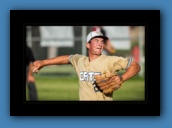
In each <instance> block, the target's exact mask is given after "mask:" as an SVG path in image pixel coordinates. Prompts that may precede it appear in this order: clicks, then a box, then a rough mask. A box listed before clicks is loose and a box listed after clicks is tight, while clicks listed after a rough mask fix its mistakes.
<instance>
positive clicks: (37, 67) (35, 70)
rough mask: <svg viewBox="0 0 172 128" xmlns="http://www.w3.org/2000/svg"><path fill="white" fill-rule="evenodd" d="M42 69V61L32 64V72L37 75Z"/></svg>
mask: <svg viewBox="0 0 172 128" xmlns="http://www.w3.org/2000/svg"><path fill="white" fill-rule="evenodd" d="M42 67H43V64H42V61H41V60H37V61H35V62H33V64H32V72H33V73H36V74H37V73H38V72H39V70H40V69H41V68H42Z"/></svg>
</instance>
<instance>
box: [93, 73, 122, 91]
mask: <svg viewBox="0 0 172 128" xmlns="http://www.w3.org/2000/svg"><path fill="white" fill-rule="evenodd" d="M94 78H95V84H96V86H98V87H99V89H100V90H101V91H102V92H103V93H104V94H109V93H112V92H113V91H114V90H117V89H118V88H120V86H121V84H122V80H121V77H120V76H119V75H117V74H112V73H106V74H103V75H95V77H94Z"/></svg>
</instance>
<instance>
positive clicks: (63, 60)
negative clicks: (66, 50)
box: [42, 55, 69, 66]
mask: <svg viewBox="0 0 172 128" xmlns="http://www.w3.org/2000/svg"><path fill="white" fill-rule="evenodd" d="M68 58H69V55H64V56H58V57H55V58H51V59H47V60H42V66H47V65H62V64H69V61H68Z"/></svg>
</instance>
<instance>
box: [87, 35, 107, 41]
mask: <svg viewBox="0 0 172 128" xmlns="http://www.w3.org/2000/svg"><path fill="white" fill-rule="evenodd" d="M94 38H103V39H104V40H105V41H107V40H108V39H109V38H108V37H106V36H95V37H93V38H91V39H90V41H91V40H92V39H94Z"/></svg>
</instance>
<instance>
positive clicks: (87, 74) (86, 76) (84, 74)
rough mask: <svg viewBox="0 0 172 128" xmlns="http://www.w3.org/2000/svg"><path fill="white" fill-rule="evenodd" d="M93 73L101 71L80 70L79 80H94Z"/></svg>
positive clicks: (96, 73)
mask: <svg viewBox="0 0 172 128" xmlns="http://www.w3.org/2000/svg"><path fill="white" fill-rule="evenodd" d="M94 75H101V72H85V71H82V72H80V81H87V82H94Z"/></svg>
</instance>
